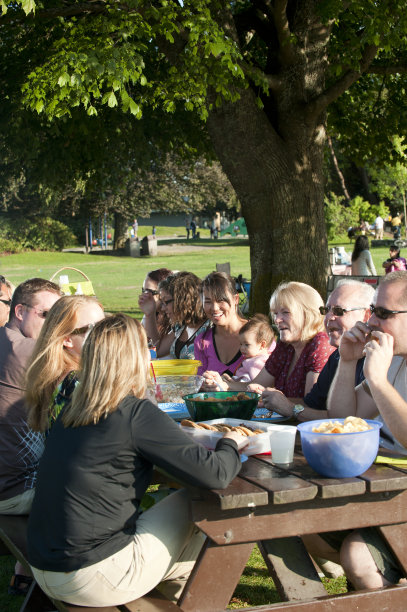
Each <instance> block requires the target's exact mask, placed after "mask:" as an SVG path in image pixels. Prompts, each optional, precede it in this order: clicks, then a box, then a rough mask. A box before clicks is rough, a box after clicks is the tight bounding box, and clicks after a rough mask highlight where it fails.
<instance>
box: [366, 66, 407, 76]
mask: <svg viewBox="0 0 407 612" xmlns="http://www.w3.org/2000/svg"><path fill="white" fill-rule="evenodd" d="M365 72H366V73H368V74H381V75H383V76H387V75H389V74H406V73H407V66H406V64H393V65H389V66H384V65H374V66H369V68H368V69H367V70H365Z"/></svg>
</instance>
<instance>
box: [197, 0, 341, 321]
mask: <svg viewBox="0 0 407 612" xmlns="http://www.w3.org/2000/svg"><path fill="white" fill-rule="evenodd" d="M295 20H296V23H295V24H294V23H293V24H292V25H293V26H295V31H296V35H297V39H298V44H297V45H296V46H294V47H293V48H292V49H291V51H292V53H291V55H290V58H289V62H288V64H285V65H284V62H282V64H281V65H280V69H279V74H278V78H279V83H280V85H279V86H278V87H276V88H275V89H274V90H270V97H269V102H266V103H265V106H264V108H263V109H261V108H259V106H258V104H257V102H256V94H255V90H254V89H252V88H250V87H248V88H247V89H244V90H241V91H239V93H240V99H239V100H238V101H237V102H235V103H233V104H232V103H224V104H223V105H222V106H220V107H219V106H216V105H215V104H214V105H213V106H212V108H211V110H210V113H209V118H208V130H209V133H210V136H211V140H212V143H213V146H214V149H215V151H216V154H217V156H218V158H219V160H220V162H221V164H222V166H223V169H224V171H225V173H226V175H227V176H228V178H229V180H230V182H231V183H232V185H233V187H234V189H235V191H236V193H237V196H238V198H239V200H240V202H241V205H242V213H243V216H244V218H245V221H246V226H247V229H248V232H249V242H250V263H251V271H252V288H251V294H250V295H251V303H250V311H251V312H265V313H266V312H268V302H269V299H270V296H271V293H272V292H273V290H274V289H275V288H276V287H277V285H278V284H279V283H281V282H283V281H290V280H296V281H301V282H304V283H308V284H310V285H312V286H313V287H315V289H317V290H318V291H319V292H320V294H321V296H322V297H323V299H325V295H326V280H327V274H328V270H329V262H328V243H327V238H326V227H325V219H324V205H323V199H324V186H323V153H324V146H325V141H326V133H325V121H326V117H325V113H324V112H323V111H315V112H314V114H312V112H311V109H312V108H313V105H312V101H313V99H314V98H316V97H317V96H318V95H319V94H320V93H321V92H322V91H323V90H324V86H325V71H326V66H327V64H326V48H327V44H328V37H329V33H328V32H327V30H326V28H323V27H322V26H321V23H320V22H319V18H318V11H317V9H316V3H315V1H313V0H303V1H302V2H301V3H299V4H297V11H296V17H295ZM300 35H302V36H303V37H304V39H303V42H301V40H300ZM318 112H319V114H318Z"/></svg>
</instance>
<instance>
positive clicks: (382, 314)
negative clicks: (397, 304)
mask: <svg viewBox="0 0 407 612" xmlns="http://www.w3.org/2000/svg"><path fill="white" fill-rule="evenodd" d="M370 312H371V313H372V314H374V315H376V317H377V318H378V319H384V320H385V319H388V318H389V317H391V315H395V314H402V313H405V312H407V310H388V309H387V308H382V307H381V306H373V304H370Z"/></svg>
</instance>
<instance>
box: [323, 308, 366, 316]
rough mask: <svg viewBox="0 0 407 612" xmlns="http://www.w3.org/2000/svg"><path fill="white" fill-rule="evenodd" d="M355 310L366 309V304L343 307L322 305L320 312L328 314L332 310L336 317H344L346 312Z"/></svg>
mask: <svg viewBox="0 0 407 612" xmlns="http://www.w3.org/2000/svg"><path fill="white" fill-rule="evenodd" d="M353 310H366V308H365V306H356V308H342V307H341V306H320V307H319V312H320V313H321V314H322V315H326V314H328V312H330V311H332V314H333V315H335V317H343V315H344V314H345V312H352V311H353Z"/></svg>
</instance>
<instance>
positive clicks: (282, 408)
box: [261, 389, 294, 417]
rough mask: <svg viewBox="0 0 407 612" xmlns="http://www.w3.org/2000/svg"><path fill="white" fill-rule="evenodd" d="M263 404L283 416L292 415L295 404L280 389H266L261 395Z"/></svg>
mask: <svg viewBox="0 0 407 612" xmlns="http://www.w3.org/2000/svg"><path fill="white" fill-rule="evenodd" d="M261 399H262V406H263V408H266V409H267V410H270V412H273V411H275V412H278V413H279V414H281V415H282V416H286V417H291V416H292V414H293V407H294V404H293V403H292V402H290V400H289V399H287V398H286V396H285V395H284V393H282V391H279V390H278V389H265V390H264V391H263V394H262V396H261Z"/></svg>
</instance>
